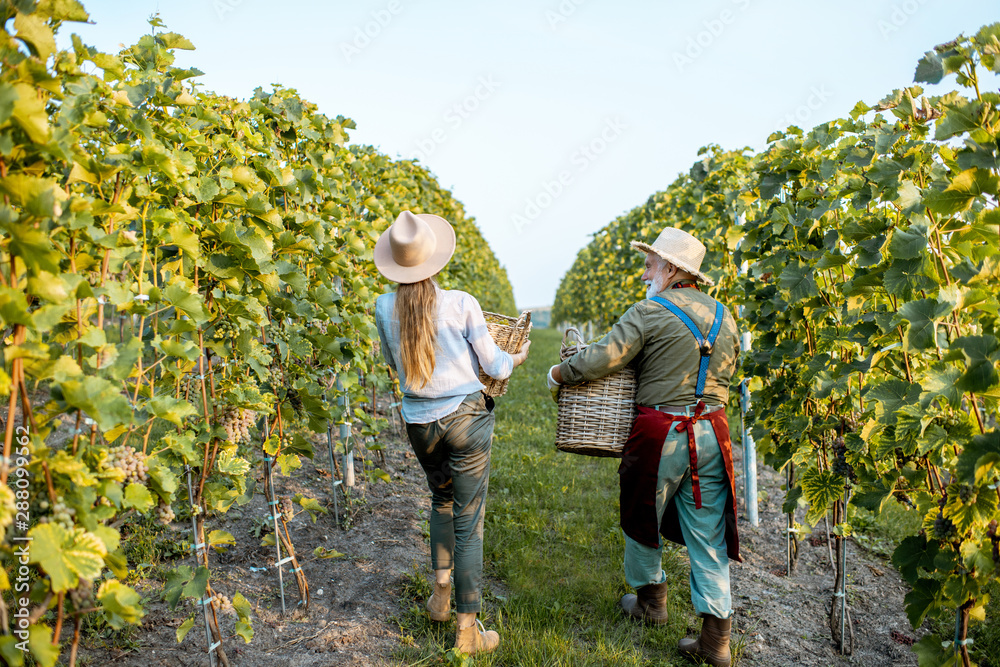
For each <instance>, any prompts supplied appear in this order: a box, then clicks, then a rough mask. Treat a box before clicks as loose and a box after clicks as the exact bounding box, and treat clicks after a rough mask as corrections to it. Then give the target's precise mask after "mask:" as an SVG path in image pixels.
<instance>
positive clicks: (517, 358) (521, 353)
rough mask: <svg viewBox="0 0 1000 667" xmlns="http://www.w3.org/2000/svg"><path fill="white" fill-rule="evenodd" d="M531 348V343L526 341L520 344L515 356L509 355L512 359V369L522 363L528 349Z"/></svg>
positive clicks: (526, 356)
mask: <svg viewBox="0 0 1000 667" xmlns="http://www.w3.org/2000/svg"><path fill="white" fill-rule="evenodd" d="M530 347H531V341H530V340H526V341H524V342H523V343H522V344H521V349H520V351H518V352H517V353H516V354H512V355H510V356H511V357H512V358H513V359H514V368H517V367H518V366H520V365H521V364H523V363H524V360H525V359H527V358H528V348H530Z"/></svg>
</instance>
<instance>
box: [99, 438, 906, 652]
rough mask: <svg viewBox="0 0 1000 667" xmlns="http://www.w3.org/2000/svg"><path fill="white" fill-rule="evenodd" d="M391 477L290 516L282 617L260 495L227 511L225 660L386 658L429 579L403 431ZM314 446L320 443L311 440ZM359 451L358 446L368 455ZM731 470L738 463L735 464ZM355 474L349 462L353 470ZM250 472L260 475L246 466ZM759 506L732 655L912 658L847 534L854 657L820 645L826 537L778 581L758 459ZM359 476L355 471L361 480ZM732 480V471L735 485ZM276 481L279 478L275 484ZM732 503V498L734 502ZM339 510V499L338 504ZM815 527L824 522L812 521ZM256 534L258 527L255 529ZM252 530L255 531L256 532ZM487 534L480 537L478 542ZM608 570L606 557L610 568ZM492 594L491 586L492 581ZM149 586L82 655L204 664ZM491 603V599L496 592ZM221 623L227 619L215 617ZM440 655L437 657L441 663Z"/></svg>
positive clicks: (885, 571) (199, 641)
mask: <svg viewBox="0 0 1000 667" xmlns="http://www.w3.org/2000/svg"><path fill="white" fill-rule="evenodd" d="M383 444H385V445H386V463H385V465H383V469H385V470H386V471H387V472H388V473H389V474H390V475H391V477H392V482H391V483H385V482H377V483H367V482H359V484H360V486H359V487H358V489H357V490H356V492H355V497H354V499H353V500H352V501H351V502H350V503H349V509H348V512H349V520H348V525H349V529H348V530H346V531H340V530H338V529H337V528H336V527H334V524H333V515H332V507H331V508H330V509H331V514H330V515H328V516H321V517H320V518H319V520H318V521H317V522H316V523H315V524H313V523H312V522H311V521H310V519H309V516H308V514H307V513H305V512H303V513H302V514H299V515H298V516H296V518H295V520H294V521H293V522H292V524H291V525H292V538H293V541H294V543H295V545H296V550H297V553H298V554H299V555H300V557H301V559H302V561H303V566H304V568H305V572H306V576H307V577H308V579H309V585H310V590H311V592H312V596H313V598H312V603H311V607H310V610H309V612H308V613H302V612H299V611H294V610H295V608H296V602H297V599H298V598H297V594H296V591H295V586H294V584H293V583H291V582H290V581H289V580H290V579H291V577H290V576H286V578H285V581H286V593H285V595H286V602H287V604H288V608H289V609H290V610H292V611H290V613H289V614H288V615H287V616H286V617H284V618H283V617H282V616H281V613H280V609H281V606H280V600H279V597H278V593H277V590H278V589H277V584H276V577H275V575H274V573H273V568H271V569H269V570H268V571H260V570H259V569H257V568H269V567H270V566H272V565H273V563H274V551H273V547H262V546H259V543H260V540H259V538H258V537H257V536H256V535H254V534H253V528H254V526H255V525H257V524H258V522H259V518H260V517H262V516H263V515H264V514H265V511H264V503H263V500H262V497H261V496H258V497H257V499H256V500H255V502H254V503H251V504H250V505H248V506H246V507H243V508H240V509H239V510H238V511H234V512H230V514H228V515H226V516H225V517H223V519H222V521H223V523H222V524H221V525H219V526H216V527H218V528H221V529H224V530H228V531H229V532H231V533H232V534H233V535H234V536H236V539H237V546H236V547H235V548H231V549H229V550H228V551H226V552H223V553H221V554H219V555H216V556H213V586H214V587H215V589H217V590H220V591H222V592H223V593H226V594H232V593H233V592H235V590H237V585H238V587H239V589H240V590H242V591H243V593H244V595H246V597H247V598H248V599H249V600H250V602H251V605H252V606H253V608H254V616H255V618H254V629H255V633H256V634H255V637H254V639H253V642H252V643H250V644H248V645H247V644H244V643H243V641H242V640H241V639H239V638H233V637H230V638H228V639H227V641H226V650H227V651H228V655H229V659H230V662H231V664H233V665H240V666H241V667H264V666H269V665H288V664H295V665H307V666H308V665H315V666H328V665H329V666H333V665H373V666H374V665H398V664H402V663H401V662H400V661H399V659H398V658H397V657H396V656H398V654H399V647H400V645H401V644H412V643H413V642H414V641H422V640H423V639H424V638H422V637H419V636H418V637H417V638H416V639H413V638H412V637H410V636H409V633H408V632H402V631H401V630H400V624H399V623H397V622H396V619H398V618H401V617H402V616H403V615H405V614H406V613H407V612H408V607H409V606H411V605H413V604H415V602H414V600H413V598H412V597H410V596H408V593H407V590H408V589H412V588H413V586H412V578H413V577H414V576H415V575H416V576H423V577H429V576H430V573H429V570H428V565H427V550H428V547H427V544H426V542H425V538H424V534H425V532H426V524H424V523H423V521H424V516H426V511H427V510H428V509H429V502H428V500H427V497H426V494H425V493H424V490H423V483H422V477H421V474H420V471H419V467H418V465H417V463H416V461H415V460H414V459H413V458H412V455H411V454H410V452H409V449H408V446H407V445H406V443H405V440H402V439H401V438H400V437H399V435H398V434H396V433H395V432H394V431H393V430H392V429H390V430H387V431H386V432H385V433H384V436H383ZM316 446H317V451H318V452H322V451H323V450H322V449H321V448H320V447H321V444H320V443H318V442H317V443H316ZM369 456H370V455H369ZM324 458H325V457H323V456H318V457H317V465H316V466H313V465H312V464H311V463H309V462H306V463H305V469H304V470H302V471H301V474H297V475H296V476H295V477H294V478H292V479H290V480H289V479H286V478H279V481H278V484H279V488H280V490H281V493H282V494H293V493H297V492H301V493H303V494H306V495H309V496H314V497H318V498H320V499H321V500H323V501H324V504H325V499H326V498H327V497H328V496H327V491H328V488H329V486H328V485H329V476H328V474H327V472H326V470H325V467H324V466H323V465H322V463H321V462H322V461H323V460H324ZM737 470H740V464H739V460H737ZM359 473H360V470H359ZM257 474H258V475H259V473H257ZM759 475H760V488H761V490H762V491H763V493H762V495H763V496H766V498H767V500H765V501H764V502H762V503H761V506H760V516H761V525H760V527H759V528H752V527H751V526H749V524H747V523H745V522H744V523H743V525H742V527H741V531H742V544H743V553H744V558H745V561H746V562H745V563H743V564H742V565H734V567H733V571H732V572H733V589H734V605H735V606H736V608H737V614H738V620H737V632H736V633H735V639H736V640H738V639H739V636H740V635H742V634H744V633H745V634H746V639H745V640H744V643H745V648H743V649H742V658H741V661H740V663H739V664H743V665H766V666H768V667H781V666H785V665H787V666H791V665H833V664H843V665H865V666H866V667H881V666H885V667H889V666H897V665H916V659H915V657H914V656H913V654H912V653H910V650H909V646H908V642H909V641H910V640H912V638H913V637H914V633H913V632H912V631H911V629H910V627H909V624H908V623H907V620H906V617H905V614H904V613H903V596H904V594H905V592H906V588H905V584H904V583H903V582H902V581H901V580H900V577H899V575H898V574H897V572H896V571H895V570H894V569H893V568H892V566H891V565H890V564H888V563H887V562H885V561H884V560H882V559H881V558H879V557H877V556H874V555H870V554H868V553H867V552H866V551H865V550H863V549H861V548H860V547H858V545H857V544H856V543H854V542H851V543H850V545H849V548H848V553H849V556H848V558H849V561H848V562H849V569H848V572H849V582H850V602H851V610H852V617H853V620H854V631H855V651H854V655H853V657H849V658H841V657H839V656H838V655H837V652H836V648H835V647H834V645H833V643H832V641H831V640H830V629H829V625H828V613H829V605H830V600H831V598H832V584H833V575H832V569H831V567H830V564H829V556H828V550H827V547H826V544H825V542H823V541H822V539H819V538H818V537H817V536H819V534H820V531H816V532H815V533H814V535H813V537H812V539H811V540H810V539H809V538H807V539H805V540H803V541H802V542H801V551H800V557H799V562H798V566H797V568H796V570H795V572H794V573H793V575H792V576H791V577H787V576H785V573H784V569H785V561H784V553H785V543H784V537H783V530H784V521H785V518H784V515H783V514H782V513H781V507H780V500H779V499H780V498H781V497H782V495H783V494H782V493H781V491H780V488H779V487H780V485H781V483H782V476H781V475H779V474H778V473H776V472H774V471H773V470H770V469H769V468H766V467H765V466H762V465H761V466H760V471H759ZM359 479H360V475H359ZM740 481H741V480H740ZM280 485H284V487H281V486H280ZM741 504H742V503H741ZM340 510H341V512H344V507H343V504H341V507H340ZM185 527H186V526H185V525H183V524H175V525H174V528H173V530H174V531H176V538H177V539H178V540H180V539H184V538H185V537H186V533H185V532H184V531H185ZM820 527H822V524H820ZM264 532H266V531H264ZM261 534H263V533H261ZM487 539H488V537H487ZM316 547H324V548H325V549H331V550H336V551H338V552H341V553H343V554H344V555H343V556H342V557H337V558H332V559H319V558H315V557H313V556H312V552H313V550H314V549H315V548H316ZM607 565H608V567H615V563H610V562H609V563H608V564H607ZM489 586H490V587H491V588H492V589H493V590H494V591H496V590H499V589H500V584H499V582H491V583H490V584H489ZM158 587H159V583H158V582H155V581H149V580H146V581H143V582H140V583H139V589H140V590H142V591H143V592H144V594H147V595H149V596H150V597H149V598H148V599H147V601H146V609H147V615H146V617H145V619H144V620H143V623H142V626H141V629H140V630H139V631H138V632H136V633H134V634H133V636H132V640H131V642H120V641H119V642H117V643H116V646H117V648H115V649H102V648H100V643H101V641H100V639H99V638H96V637H91V638H89V639H88V640H87V642H85V650H83V652H82V657H84V658H85V660H84V661H82V662H81V664H86V665H143V666H154V665H155V666H159V665H163V666H175V665H177V666H184V667H189V666H190V667H194V666H196V665H205V664H207V660H206V658H205V655H204V648H205V640H204V633H203V629H202V627H201V625H200V623H198V624H196V625H195V627H194V628H193V629H192V630H191V632H190V633H189V634H188V635H187V637H186V638H185V640H184V641H183V642H182V643H181V644H177V642H176V639H175V633H176V629H177V627H178V625H179V624H180V622H181V620H182V618H183V617H182V615H181V614H180V613H179V612H178V613H174V612H171V611H170V610H169V609H168V608H167V606H166V604H165V603H163V602H161V601H159V600H157V599H156V598H155V596H154V595H153V594H152V593H153V592H155V591H156V590H157V589H158ZM505 595H506V597H507V599H508V601H507V602H506V604H509V605H516V604H517V591H511V592H506V591H505ZM500 599H501V600H502V599H503V598H502V597H501V598H500ZM223 625H224V627H228V628H229V629H230V630H231V627H232V621H231V620H230V621H227V622H224V624H223ZM442 664H443V663H442Z"/></svg>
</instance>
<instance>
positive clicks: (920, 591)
mask: <svg viewBox="0 0 1000 667" xmlns="http://www.w3.org/2000/svg"><path fill="white" fill-rule="evenodd" d="M940 596H941V583H940V582H939V581H936V580H934V579H918V580H917V582H916V584H914V586H913V590H911V591H910V592H909V593H907V594H906V597H904V598H903V603H904V604H905V605H906V616H907V617H908V618H909V619H910V625H912V626H913V627H915V628H918V627H920V624H921V623H923V622H924V617H925V616H927V612H929V611H930V610H931V609H932V608H933V607H935V606H936V605H937V603H938V598H939V597H940Z"/></svg>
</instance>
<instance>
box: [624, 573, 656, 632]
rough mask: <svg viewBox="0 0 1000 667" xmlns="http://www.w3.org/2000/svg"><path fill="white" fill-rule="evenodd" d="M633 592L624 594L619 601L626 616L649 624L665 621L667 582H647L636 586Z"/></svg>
mask: <svg viewBox="0 0 1000 667" xmlns="http://www.w3.org/2000/svg"><path fill="white" fill-rule="evenodd" d="M635 592H636V595H631V594H629V595H626V596H624V597H623V598H622V599H621V602H619V605H620V606H621V608H622V612H624V614H625V615H626V616H628V617H629V618H634V619H636V620H640V621H644V622H646V623H648V624H649V625H663V624H664V623H666V622H667V619H668V615H667V582H665V581H664V582H663V583H662V584H647V585H645V586H643V587H641V588H637V589H636V591H635Z"/></svg>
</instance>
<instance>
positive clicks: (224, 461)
mask: <svg viewBox="0 0 1000 667" xmlns="http://www.w3.org/2000/svg"><path fill="white" fill-rule="evenodd" d="M218 468H219V472H221V473H223V474H225V475H237V476H240V477H242V476H245V475H246V474H247V473H248V472H249V471H250V462H249V461H247V460H246V459H242V458H240V457H238V456H236V453H235V452H233V451H228V450H227V451H224V452H222V453H221V454H219V459H218Z"/></svg>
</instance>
